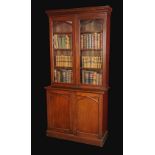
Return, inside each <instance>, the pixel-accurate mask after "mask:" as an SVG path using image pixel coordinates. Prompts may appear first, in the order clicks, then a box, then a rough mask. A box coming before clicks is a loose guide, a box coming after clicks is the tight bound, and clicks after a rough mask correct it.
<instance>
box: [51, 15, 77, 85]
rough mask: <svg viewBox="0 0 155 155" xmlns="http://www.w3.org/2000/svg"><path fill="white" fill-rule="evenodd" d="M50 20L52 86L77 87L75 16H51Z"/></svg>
mask: <svg viewBox="0 0 155 155" xmlns="http://www.w3.org/2000/svg"><path fill="white" fill-rule="evenodd" d="M49 20H50V53H51V79H52V84H54V85H63V86H71V85H75V65H76V60H75V58H76V56H75V47H74V46H75V30H74V25H75V19H74V16H54V17H52V16H51V17H50V18H49Z"/></svg>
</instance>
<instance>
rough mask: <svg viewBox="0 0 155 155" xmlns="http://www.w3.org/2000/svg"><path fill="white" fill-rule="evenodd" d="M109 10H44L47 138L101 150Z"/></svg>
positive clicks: (104, 126)
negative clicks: (47, 62) (47, 63)
mask: <svg viewBox="0 0 155 155" xmlns="http://www.w3.org/2000/svg"><path fill="white" fill-rule="evenodd" d="M111 12H112V8H111V7H110V6H98V7H84V8H73V9H59V10H47V11H46V14H47V15H48V18H49V41H50V62H51V63H50V69H51V70H50V73H51V84H50V85H49V86H46V87H45V89H46V96H47V131H46V134H47V136H49V137H55V138H59V139H65V140H71V141H75V142H80V143H86V144H91V145H96V146H103V144H104V142H105V140H106V138H107V134H108V125H107V124H108V121H107V118H108V117H107V116H108V89H109V84H108V79H109V52H110V51H109V49H110V16H111Z"/></svg>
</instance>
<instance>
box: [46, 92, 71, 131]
mask: <svg viewBox="0 0 155 155" xmlns="http://www.w3.org/2000/svg"><path fill="white" fill-rule="evenodd" d="M70 100H71V95H70V93H68V92H64V91H56V92H55V91H54V92H47V102H48V103H47V109H48V111H47V113H48V130H51V129H52V130H55V131H59V132H71V131H72V123H71V122H72V118H71V101H70Z"/></svg>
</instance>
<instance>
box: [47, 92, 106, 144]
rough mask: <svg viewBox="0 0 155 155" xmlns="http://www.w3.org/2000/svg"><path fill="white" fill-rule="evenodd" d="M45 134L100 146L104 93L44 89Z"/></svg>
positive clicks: (104, 102)
mask: <svg viewBox="0 0 155 155" xmlns="http://www.w3.org/2000/svg"><path fill="white" fill-rule="evenodd" d="M47 118H48V129H47V135H48V136H51V137H56V138H61V139H66V140H72V141H76V142H81V143H86V144H92V145H97V146H103V143H104V141H105V139H106V137H107V94H106V92H102V93H92V92H91V93H89V92H84V91H82V92H80V91H72V90H55V89H47Z"/></svg>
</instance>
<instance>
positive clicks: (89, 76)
mask: <svg viewBox="0 0 155 155" xmlns="http://www.w3.org/2000/svg"><path fill="white" fill-rule="evenodd" d="M82 83H83V84H92V85H101V84H102V74H101V73H98V72H95V71H86V70H82Z"/></svg>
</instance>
